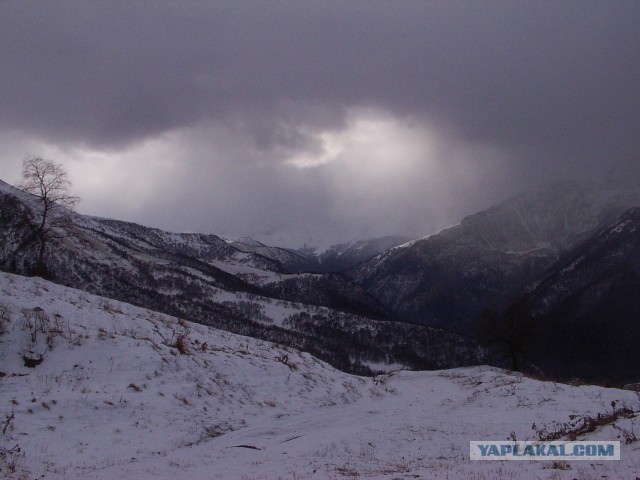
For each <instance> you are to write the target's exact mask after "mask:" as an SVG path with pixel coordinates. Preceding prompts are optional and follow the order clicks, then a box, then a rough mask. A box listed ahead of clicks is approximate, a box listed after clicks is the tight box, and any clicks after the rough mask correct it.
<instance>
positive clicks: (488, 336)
mask: <svg viewBox="0 0 640 480" xmlns="http://www.w3.org/2000/svg"><path fill="white" fill-rule="evenodd" d="M534 333H535V328H534V322H533V316H532V313H531V305H530V303H529V299H528V298H527V297H526V296H525V295H520V296H519V297H517V298H516V299H515V300H514V301H513V302H511V304H509V305H508V306H507V308H506V309H505V310H504V311H503V312H497V311H493V310H489V309H487V310H484V311H483V312H482V313H481V315H480V320H479V321H478V324H477V325H476V338H477V339H478V341H479V342H480V344H483V345H487V346H492V347H494V348H495V349H496V350H497V351H498V352H501V353H502V354H503V355H505V356H506V357H507V358H508V359H509V361H510V363H511V370H513V371H515V372H519V371H520V368H521V367H522V365H521V363H522V359H523V357H524V356H525V355H526V354H527V353H528V351H529V347H530V345H531V342H532V337H533V335H534Z"/></svg>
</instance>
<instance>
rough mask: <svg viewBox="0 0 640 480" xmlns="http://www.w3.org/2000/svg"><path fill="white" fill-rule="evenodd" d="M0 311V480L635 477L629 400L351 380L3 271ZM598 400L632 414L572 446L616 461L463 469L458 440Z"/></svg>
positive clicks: (456, 375) (464, 373)
mask: <svg viewBox="0 0 640 480" xmlns="http://www.w3.org/2000/svg"><path fill="white" fill-rule="evenodd" d="M4 307H6V308H4ZM40 309H41V310H40ZM0 314H4V317H3V318H5V319H6V318H8V319H9V320H8V321H7V320H3V321H1V322H2V323H1V324H0V326H2V327H3V330H4V333H3V334H2V335H0V371H1V372H2V373H1V374H0V440H1V441H0V453H1V455H0V465H1V466H2V469H3V471H2V473H0V477H2V476H5V477H8V478H47V479H62V478H64V479H67V478H74V479H75V478H77V479H92V478H100V479H123V478H134V479H146V478H154V479H156V478H159V479H165V478H166V479H216V478H221V479H226V478H229V479H246V480H249V479H278V478H281V479H302V478H318V479H324V478H349V477H362V478H384V479H398V478H427V479H429V478H437V479H440V478H450V479H463V478H471V479H494V478H495V479H498V478H525V479H529V478H540V479H546V478H548V479H563V478H567V479H572V478H579V479H601V478H631V479H634V478H635V476H636V475H637V474H640V442H639V441H635V442H630V443H625V437H626V438H629V439H632V437H633V432H635V433H636V434H637V435H640V422H639V421H638V417H637V412H638V410H639V409H640V398H639V397H638V394H636V393H635V392H631V391H623V390H615V389H604V388H600V387H593V386H576V387H572V386H567V385H561V384H555V383H551V382H539V381H534V380H530V379H526V378H523V377H521V376H519V375H515V374H512V373H510V372H506V371H502V370H497V369H491V368H488V367H474V368H465V369H455V370H448V371H436V372H399V373H395V374H390V375H385V376H379V377H375V378H363V377H355V376H351V375H348V374H345V373H342V372H340V371H337V370H335V369H333V368H332V367H330V366H328V365H327V364H325V363H322V362H320V361H318V360H316V359H314V358H313V357H311V356H310V355H308V354H301V353H298V352H296V351H294V350H286V349H283V348H280V347H278V346H276V345H274V344H271V343H267V342H263V341H259V340H255V339H251V338H247V337H242V336H237V335H232V334H229V333H225V332H222V331H219V330H215V329H213V328H209V327H205V326H203V325H198V324H191V323H188V322H184V321H179V320H177V319H175V318H172V317H168V316H165V315H162V314H159V313H155V312H151V311H148V310H144V309H141V308H137V307H133V306H130V305H127V304H124V303H119V302H115V301H112V300H107V299H104V298H101V297H97V296H93V295H90V294H87V293H84V292H81V291H78V290H73V289H69V288H65V287H61V286H58V285H55V284H52V283H48V282H46V281H43V280H40V279H31V278H24V277H20V276H14V275H9V274H5V273H0ZM181 352H182V353H181ZM40 355H42V358H43V361H42V363H40V364H39V365H37V366H35V367H34V368H27V367H25V366H24V361H23V357H26V358H27V359H31V360H35V361H36V362H37V361H38V360H39V359H40ZM612 401H615V402H616V404H615V405H616V406H617V408H620V407H621V406H625V407H628V408H629V409H631V410H633V411H634V412H636V413H635V414H629V415H626V416H624V417H622V416H621V417H620V418H619V419H617V420H616V422H615V423H611V424H608V425H604V426H602V427H599V428H598V429H597V430H596V431H594V432H593V433H590V434H588V435H587V436H585V437H580V438H579V440H580V439H582V440H585V439H591V440H621V441H622V444H623V445H622V460H621V461H609V462H601V463H592V462H568V463H567V462H559V463H556V464H554V463H553V462H530V461H520V462H471V461H470V460H469V459H468V458H469V441H470V440H507V439H508V438H511V437H513V436H515V437H516V438H517V439H518V440H526V439H536V438H537V436H536V431H534V430H533V429H532V425H533V424H534V423H535V424H536V427H537V428H538V430H540V429H546V430H547V431H554V430H557V429H560V428H561V424H566V423H568V422H570V420H571V418H572V417H573V416H575V415H577V416H578V418H580V417H582V416H585V415H588V416H591V417H596V416H597V415H598V414H599V413H600V414H610V413H611V412H612ZM574 420H575V417H574ZM633 429H635V430H633ZM18 449H19V450H18Z"/></svg>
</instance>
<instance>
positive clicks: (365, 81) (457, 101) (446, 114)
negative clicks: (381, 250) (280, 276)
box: [0, 1, 640, 239]
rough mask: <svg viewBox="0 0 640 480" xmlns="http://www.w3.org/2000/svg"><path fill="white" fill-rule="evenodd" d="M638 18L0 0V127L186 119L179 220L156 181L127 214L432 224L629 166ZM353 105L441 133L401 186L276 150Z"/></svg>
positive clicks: (123, 133)
mask: <svg viewBox="0 0 640 480" xmlns="http://www.w3.org/2000/svg"><path fill="white" fill-rule="evenodd" d="M639 24H640V3H638V2H635V1H629V2H622V1H618V2H584V1H580V2H524V1H523V2H520V1H510V2H499V3H498V2H491V3H489V2H487V3H481V2H451V1H447V2H359V1H353V2H332V1H326V2H293V1H291V2H215V3H214V2H80V1H78V2H23V1H15V2H12V1H4V2H2V3H0V65H2V69H1V73H0V129H2V131H4V132H9V131H12V132H16V131H18V132H20V134H21V135H24V136H25V137H27V138H32V139H38V141H41V142H44V143H47V144H49V145H56V146H58V147H59V148H62V149H65V148H66V149H73V148H75V147H77V148H80V147H82V148H84V149H85V151H86V150H88V149H89V150H92V151H100V152H111V153H114V152H115V153H121V154H122V153H124V152H131V151H133V150H134V149H135V148H136V146H139V145H140V144H141V143H142V142H145V141H151V140H153V139H157V138H162V136H163V135H166V134H167V133H169V132H181V133H180V134H179V138H180V139H179V141H177V143H175V142H174V144H173V145H174V146H176V145H180V146H181V147H183V154H181V155H179V157H180V160H179V161H180V166H179V170H180V171H181V172H183V173H182V175H181V178H182V180H181V182H178V181H177V180H175V178H174V180H175V183H174V186H175V188H176V189H178V190H180V191H182V190H181V189H185V190H184V194H183V196H181V195H179V194H177V193H176V194H175V195H174V198H173V202H172V205H177V207H176V208H178V206H179V207H180V208H182V209H183V210H188V211H189V212H191V215H190V218H191V220H190V224H189V225H186V223H185V219H184V215H180V216H181V217H182V223H181V222H180V221H177V220H175V218H176V216H178V215H177V214H178V212H177V210H174V209H171V208H169V207H167V208H163V209H157V211H156V210H154V208H153V207H152V206H153V205H157V204H158V203H162V202H163V200H162V198H161V196H160V194H159V193H158V195H156V196H155V197H154V196H153V195H152V196H151V197H152V198H153V201H152V200H147V201H148V204H149V205H150V206H149V208H147V209H143V210H142V211H141V212H140V214H139V218H138V217H136V219H137V220H140V221H145V219H148V222H152V223H156V224H161V225H163V226H168V227H171V228H178V229H185V228H191V229H200V230H212V229H222V230H229V231H234V232H237V233H256V234H260V233H261V232H266V231H268V230H269V231H275V230H277V229H279V228H280V229H282V231H287V229H291V228H293V227H292V225H294V224H295V225H297V227H296V228H302V229H303V230H304V229H310V231H312V232H315V231H322V230H325V233H326V230H331V232H332V233H331V234H328V236H329V237H332V238H335V239H340V238H339V237H340V236H341V235H340V230H341V229H342V228H343V226H344V225H347V224H349V225H351V224H353V222H354V219H358V218H361V219H362V222H361V223H362V228H361V233H363V234H364V233H371V234H375V233H376V231H380V233H391V232H388V231H387V230H389V229H391V228H397V229H399V230H403V231H400V232H399V233H409V234H420V233H427V230H429V229H430V228H433V227H435V226H439V225H441V224H444V223H446V222H447V221H453V220H456V218H454V217H455V216H456V215H461V214H462V213H470V212H471V211H473V207H474V206H476V205H478V204H483V203H487V202H489V201H493V200H496V199H497V198H499V197H500V196H503V195H506V194H508V193H513V191H515V190H517V189H518V188H521V187H523V186H526V184H527V183H528V182H529V181H539V180H541V179H544V178H548V177H553V176H571V175H576V174H580V175H583V174H591V175H600V174H602V172H606V171H607V170H610V169H612V168H624V169H633V170H634V171H635V170H636V169H637V167H636V164H637V163H640V162H637V152H638V147H639V144H640V135H638V132H639V127H640V121H639V116H640V95H638V92H637V89H638V85H640V62H638V59H639V58H640V29H639V28H638V25H639ZM363 111H374V112H383V114H384V115H386V117H385V118H391V119H395V121H397V122H398V124H401V125H403V126H404V127H403V128H405V129H407V130H411V129H412V128H414V129H415V128H418V129H419V128H422V129H424V131H425V132H431V133H433V132H435V133H434V135H436V137H437V138H438V145H439V147H438V149H437V159H435V160H433V159H432V161H431V162H427V161H425V162H424V163H425V167H424V168H422V167H419V166H414V168H413V169H412V170H411V174H410V175H407V177H406V178H405V179H404V180H403V182H400V184H399V185H398V188H399V189H400V190H401V191H402V195H401V196H402V198H401V199H398V198H395V199H394V194H393V192H384V193H383V194H382V195H381V197H380V198H379V199H378V201H377V202H376V196H375V195H372V194H370V195H365V194H364V193H362V192H360V193H358V188H357V184H358V183H359V182H360V181H361V179H360V177H359V175H358V174H357V173H356V174H352V178H351V179H350V181H351V182H352V185H353V186H354V188H353V189H349V188H348V187H347V186H344V185H343V186H341V187H337V186H336V185H337V184H338V183H340V181H341V180H340V179H339V177H340V172H346V170H345V164H344V163H341V162H340V161H337V162H333V163H332V164H328V165H322V166H319V167H318V168H309V169H302V170H296V169H293V170H292V169H291V167H289V168H285V167H282V162H283V160H286V159H287V158H293V157H296V156H300V155H307V156H308V155H312V156H316V157H317V156H322V155H323V154H324V153H323V152H325V151H326V150H327V149H328V148H329V147H328V143H327V140H326V136H325V137H323V136H322V135H323V134H327V132H329V133H333V134H337V133H338V132H341V131H345V130H346V129H348V128H350V126H351V127H353V125H354V124H355V123H357V122H356V121H355V120H353V118H354V112H363ZM33 141H34V140H32V143H31V145H33ZM132 149H133V150H132ZM478 149H479V150H481V151H478ZM487 151H489V152H493V154H492V155H493V156H492V155H488V154H487ZM6 153H7V152H5V154H6ZM12 153H13V152H12ZM24 153H27V152H24ZM31 153H38V152H31ZM156 153H157V152H156ZM398 155H402V150H400V151H399V153H398ZM80 157H81V155H79V154H77V155H76V158H78V159H79V158H80ZM487 157H491V158H487ZM59 160H64V159H62V158H60V159H59ZM16 161H19V159H18V160H16V159H15V158H2V163H3V164H5V163H8V162H16ZM79 161H80V160H79ZM434 161H435V162H437V163H438V167H437V168H435V167H434V165H433V162H434ZM134 163H135V162H134ZM145 166H147V167H148V166H151V167H153V162H151V160H149V159H147V163H145ZM140 168H143V167H142V164H141V166H140ZM361 168H362V169H363V170H366V169H367V166H366V164H363V165H362V167H361ZM388 168H390V169H391V168H392V167H388ZM85 171H86V170H85ZM456 171H457V172H458V173H457V174H456V173H455V172H456ZM185 172H186V173H185ZM189 172H191V173H189ZM207 172H211V177H213V176H216V179H209V180H207ZM434 172H437V173H438V175H440V178H441V181H442V182H446V188H445V187H442V186H441V185H440V183H441V182H438V181H436V180H434V179H433V178H432V175H433V174H434ZM496 172H502V173H503V176H502V177H501V178H496V175H497V173H496ZM221 176H222V177H223V178H225V179H226V180H224V181H221V180H220V178H221ZM470 177H472V178H470ZM343 180H344V179H343ZM425 184H426V185H427V186H428V187H429V189H430V191H431V193H430V194H427V193H425V192H424V185H425ZM188 185H198V186H199V188H198V189H193V188H188ZM371 188H381V184H380V183H379V182H378V183H376V182H373V183H372V184H371ZM212 189H216V193H215V195H214V194H212V193H211V190H212ZM207 191H208V192H209V193H203V192H207ZM353 191H355V192H356V193H354V192H353ZM349 192H351V194H349ZM433 192H436V193H437V194H436V193H433ZM398 195H399V194H398V193H396V194H395V197H398ZM85 197H86V195H85ZM255 197H258V198H259V199H261V200H260V201H257V202H256V200H255ZM338 197H339V198H342V199H343V200H342V201H338V200H336V198H338ZM214 199H218V200H220V199H222V200H221V201H222V203H228V205H227V207H226V208H225V207H223V206H222V205H219V207H218V208H213V209H212V208H211V202H212V201H213V200H214ZM103 202H108V197H104V199H103ZM98 204H99V202H98V201H97V200H96V201H95V206H96V207H97V206H98ZM204 204H206V205H207V206H206V207H203V206H202V205H204ZM416 204H417V205H416ZM256 205H257V206H256ZM354 205H359V206H354ZM267 206H268V209H267ZM391 206H393V208H391ZM373 210H375V211H373ZM105 211H109V210H108V209H106V210H105ZM274 211H278V212H280V213H278V214H276V213H273V212H274ZM283 212H284V213H283ZM345 212H346V213H345ZM376 212H378V213H376ZM109 213H113V214H118V213H121V215H124V216H126V212H124V211H123V212H120V211H118V210H117V209H114V210H113V212H112V211H109ZM240 213H241V214H242V216H243V218H242V219H239V216H240ZM145 215H146V216H145ZM390 216H391V217H393V218H394V220H390V218H389V217H390ZM212 217H215V219H212ZM283 217H285V218H283ZM287 218H288V220H287ZM310 218H313V221H311V220H310ZM196 219H197V220H196ZM148 222H147V223H148ZM305 222H307V223H308V225H305ZM250 225H255V226H254V227H251V226H250ZM327 226H328V227H327ZM325 227H326V228H325ZM252 229H253V230H252ZM383 230H384V231H383ZM343 233H345V232H343ZM357 234H359V233H358V232H357V231H354V232H349V233H348V235H357ZM310 235H311V234H310ZM348 235H347V236H348Z"/></svg>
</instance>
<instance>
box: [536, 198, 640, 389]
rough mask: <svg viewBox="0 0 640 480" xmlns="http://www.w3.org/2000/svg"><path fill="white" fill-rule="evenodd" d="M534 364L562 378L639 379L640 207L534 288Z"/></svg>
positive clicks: (564, 260) (570, 255)
mask: <svg viewBox="0 0 640 480" xmlns="http://www.w3.org/2000/svg"><path fill="white" fill-rule="evenodd" d="M527 290H528V300H529V302H530V304H531V310H532V315H533V316H534V318H535V320H534V322H535V324H536V325H537V328H536V329H535V330H534V331H532V332H531V337H533V338H531V339H530V342H531V343H532V346H533V344H535V348H531V351H532V352H531V354H532V355H533V354H535V362H536V364H538V365H540V366H545V367H546V369H547V370H548V371H551V370H553V371H555V373H556V374H560V373H562V374H564V375H579V376H581V377H587V378H608V379H609V380H615V379H621V380H626V381H639V380H640V351H639V350H638V345H640V208H639V207H635V208H632V209H630V210H628V211H627V212H625V213H624V214H623V215H622V217H621V219H620V220H619V221H618V222H616V223H615V224H613V225H611V226H608V227H605V228H602V229H601V230H600V231H598V232H597V233H596V234H595V235H593V236H592V237H590V238H589V239H588V240H586V241H585V242H583V243H582V244H580V245H579V246H577V247H576V248H574V249H573V250H571V251H570V252H568V253H567V255H565V256H563V257H562V258H561V259H560V260H559V261H558V262H556V263H555V264H554V265H553V266H552V267H551V268H550V269H549V270H548V271H547V272H546V273H545V275H544V276H543V278H542V279H538V280H537V281H535V282H534V283H533V284H532V285H530V286H529V287H528V288H527Z"/></svg>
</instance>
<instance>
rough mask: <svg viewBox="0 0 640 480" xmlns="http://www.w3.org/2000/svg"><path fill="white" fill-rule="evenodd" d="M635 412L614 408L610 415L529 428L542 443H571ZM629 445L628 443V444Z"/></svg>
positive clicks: (624, 408) (579, 417)
mask: <svg viewBox="0 0 640 480" xmlns="http://www.w3.org/2000/svg"><path fill="white" fill-rule="evenodd" d="M634 417H635V412H634V411H633V410H632V409H631V408H629V407H620V408H618V409H616V408H615V407H614V409H613V411H612V412H611V413H599V414H598V415H597V416H595V417H590V416H587V415H585V416H577V415H572V416H571V417H570V418H571V420H570V421H568V422H565V423H557V422H556V423H554V425H553V428H552V429H549V428H548V427H546V426H543V427H541V428H538V427H537V426H536V424H535V423H534V424H533V426H532V427H531V428H532V429H533V430H534V431H535V432H536V434H537V435H538V439H539V440H541V441H543V442H548V441H554V440H561V439H563V438H568V439H569V440H571V441H575V440H576V439H577V438H578V437H581V436H583V435H586V434H588V433H592V432H595V431H596V429H598V428H599V427H603V426H605V425H613V426H614V427H615V422H616V421H618V420H619V419H620V418H634ZM628 443H630V442H628Z"/></svg>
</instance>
